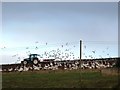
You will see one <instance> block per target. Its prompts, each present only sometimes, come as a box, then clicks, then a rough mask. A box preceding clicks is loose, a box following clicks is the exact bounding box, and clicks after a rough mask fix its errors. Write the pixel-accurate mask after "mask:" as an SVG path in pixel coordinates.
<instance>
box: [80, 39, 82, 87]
mask: <svg viewBox="0 0 120 90" xmlns="http://www.w3.org/2000/svg"><path fill="white" fill-rule="evenodd" d="M81 59H82V40H80V87H82V86H81V85H82V83H81V79H82V77H81V64H82V63H81V61H82V60H81Z"/></svg>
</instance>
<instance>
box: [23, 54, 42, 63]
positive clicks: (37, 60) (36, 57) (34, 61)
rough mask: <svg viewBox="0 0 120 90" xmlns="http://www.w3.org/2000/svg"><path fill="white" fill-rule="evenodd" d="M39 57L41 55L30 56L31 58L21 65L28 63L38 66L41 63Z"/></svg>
mask: <svg viewBox="0 0 120 90" xmlns="http://www.w3.org/2000/svg"><path fill="white" fill-rule="evenodd" d="M39 57H40V55H39V54H30V55H29V58H25V59H24V60H23V61H22V62H21V63H22V64H24V65H26V64H28V63H32V64H38V63H39V62H40V60H39Z"/></svg>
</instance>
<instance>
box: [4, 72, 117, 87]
mask: <svg viewBox="0 0 120 90" xmlns="http://www.w3.org/2000/svg"><path fill="white" fill-rule="evenodd" d="M105 72H106V71H105ZM2 79H3V81H2V82H3V83H2V88H115V87H117V86H118V76H117V74H110V73H109V74H106V73H102V72H100V70H81V72H80V70H72V71H67V70H66V71H65V70H59V71H29V72H9V73H8V72H4V73H2Z"/></svg>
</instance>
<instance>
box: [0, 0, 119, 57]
mask: <svg viewBox="0 0 120 90" xmlns="http://www.w3.org/2000/svg"><path fill="white" fill-rule="evenodd" d="M80 39H82V40H83V42H86V43H90V42H93V41H94V42H93V43H94V45H98V44H97V42H99V41H100V43H103V42H105V43H104V45H103V44H102V45H103V46H102V45H100V44H99V48H98V46H92V45H91V47H90V45H89V48H92V47H97V48H98V50H99V49H100V47H101V48H102V49H103V48H107V47H109V48H111V51H112V53H111V56H117V40H118V3H117V2H111V3H110V2H109V3H105V2H104V3H93V2H90V3H87V2H85V3H82V2H79V3H78V2H76V3H73V2H71V3H69V2H66V3H65V2H64V3H53V2H50V3H42V2H35V3H33V2H32V3H30V2H27V3H25V2H24V3H12V2H6V3H5V2H4V3H3V4H2V38H0V41H1V43H3V45H1V46H0V47H1V48H2V47H4V46H5V47H6V49H7V48H18V47H26V46H32V45H34V44H35V42H36V41H38V42H39V43H38V44H39V45H40V44H45V43H46V42H47V43H50V44H53V43H54V44H56V43H67V42H75V45H76V43H77V44H79V40H80ZM78 47H79V45H78ZM76 49H77V48H76ZM22 50H23V48H22ZM88 50H90V49H88ZM9 51H10V49H8V51H6V52H9Z"/></svg>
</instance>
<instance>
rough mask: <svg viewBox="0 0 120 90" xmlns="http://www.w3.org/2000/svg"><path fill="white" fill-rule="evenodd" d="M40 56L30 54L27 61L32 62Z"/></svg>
mask: <svg viewBox="0 0 120 90" xmlns="http://www.w3.org/2000/svg"><path fill="white" fill-rule="evenodd" d="M39 56H40V55H39V54H30V55H29V59H30V60H31V61H33V59H34V58H38V57H39Z"/></svg>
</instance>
